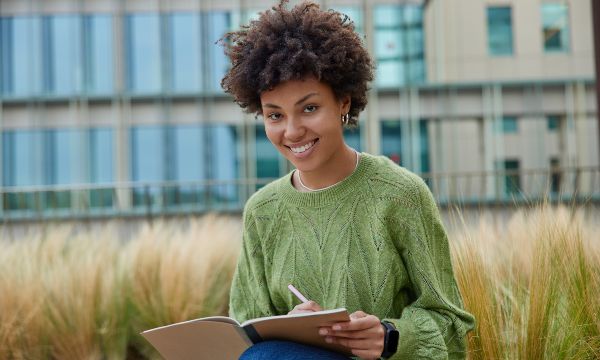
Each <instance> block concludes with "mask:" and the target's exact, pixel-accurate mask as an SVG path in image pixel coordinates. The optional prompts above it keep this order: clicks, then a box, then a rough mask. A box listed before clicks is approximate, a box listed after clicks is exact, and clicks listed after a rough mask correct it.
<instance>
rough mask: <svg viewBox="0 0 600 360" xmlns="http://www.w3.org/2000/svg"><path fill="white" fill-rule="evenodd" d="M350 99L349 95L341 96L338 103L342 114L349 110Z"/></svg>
mask: <svg viewBox="0 0 600 360" xmlns="http://www.w3.org/2000/svg"><path fill="white" fill-rule="evenodd" d="M350 99H351V98H350V95H345V96H343V97H342V98H341V100H340V105H341V110H342V114H347V113H348V111H350V105H351V100H350Z"/></svg>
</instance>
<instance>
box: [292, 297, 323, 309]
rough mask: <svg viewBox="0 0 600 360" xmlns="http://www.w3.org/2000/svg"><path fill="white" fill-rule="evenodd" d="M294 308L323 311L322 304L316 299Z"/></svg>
mask: <svg viewBox="0 0 600 360" xmlns="http://www.w3.org/2000/svg"><path fill="white" fill-rule="evenodd" d="M294 309H298V310H312V311H321V310H322V309H321V306H320V305H319V304H317V303H316V302H314V301H312V300H311V301H307V302H305V303H301V304H298V305H296V306H295V307H294Z"/></svg>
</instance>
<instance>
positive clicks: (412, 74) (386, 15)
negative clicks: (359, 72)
mask: <svg viewBox="0 0 600 360" xmlns="http://www.w3.org/2000/svg"><path fill="white" fill-rule="evenodd" d="M373 20H374V23H375V57H376V59H377V74H376V83H377V85H378V86H379V87H398V86H405V85H407V84H419V83H423V82H424V81H425V65H424V57H425V56H424V46H423V9H422V7H421V6H420V5H378V6H376V7H375V10H374V12H373Z"/></svg>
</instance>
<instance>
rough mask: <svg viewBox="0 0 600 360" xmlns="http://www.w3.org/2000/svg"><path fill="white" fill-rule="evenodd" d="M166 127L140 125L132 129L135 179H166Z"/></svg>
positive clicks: (141, 180)
mask: <svg viewBox="0 0 600 360" xmlns="http://www.w3.org/2000/svg"><path fill="white" fill-rule="evenodd" d="M165 137H166V134H165V129H164V127H162V126H138V127H134V128H132V129H131V169H132V179H133V181H139V182H152V181H163V180H165V167H164V164H165V162H164V161H163V159H164V154H165Z"/></svg>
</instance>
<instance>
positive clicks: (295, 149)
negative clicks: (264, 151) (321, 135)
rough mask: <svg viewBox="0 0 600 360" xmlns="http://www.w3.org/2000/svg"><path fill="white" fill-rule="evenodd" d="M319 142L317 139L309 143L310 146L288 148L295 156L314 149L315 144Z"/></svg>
mask: <svg viewBox="0 0 600 360" xmlns="http://www.w3.org/2000/svg"><path fill="white" fill-rule="evenodd" d="M318 141H319V139H315V140H313V141H311V142H309V143H308V144H305V145H302V146H298V147H291V146H288V148H289V149H290V150H292V152H293V153H294V154H302V153H303V152H305V151H307V150H309V149H310V148H312V147H313V146H315V144H316V143H317V142H318Z"/></svg>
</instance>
